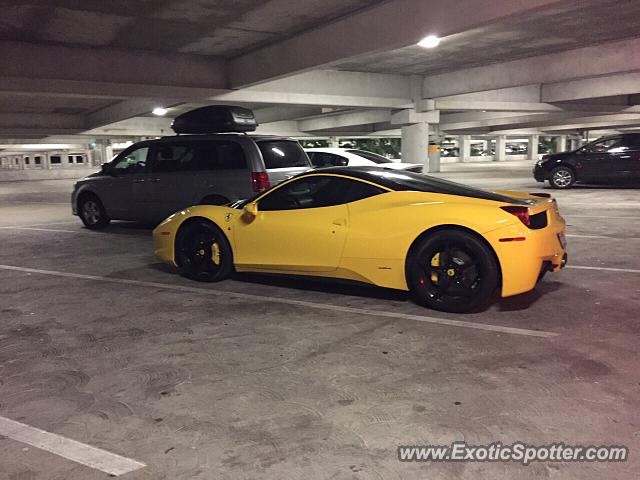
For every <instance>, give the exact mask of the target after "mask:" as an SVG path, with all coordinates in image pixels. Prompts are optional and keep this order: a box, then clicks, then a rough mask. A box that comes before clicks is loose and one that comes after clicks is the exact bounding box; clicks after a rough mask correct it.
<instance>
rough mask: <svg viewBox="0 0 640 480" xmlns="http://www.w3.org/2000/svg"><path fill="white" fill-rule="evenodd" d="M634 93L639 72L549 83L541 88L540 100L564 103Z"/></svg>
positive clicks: (639, 81) (638, 88)
mask: <svg viewBox="0 0 640 480" xmlns="http://www.w3.org/2000/svg"><path fill="white" fill-rule="evenodd" d="M638 53H639V54H640V49H639V51H638ZM636 93H640V73H639V72H632V73H621V74H616V75H604V76H600V77H596V78H582V79H579V80H570V81H566V82H557V83H549V84H546V85H543V86H542V94H541V98H542V101H543V102H564V101H568V100H579V99H584V98H599V97H611V96H614V95H632V94H636Z"/></svg>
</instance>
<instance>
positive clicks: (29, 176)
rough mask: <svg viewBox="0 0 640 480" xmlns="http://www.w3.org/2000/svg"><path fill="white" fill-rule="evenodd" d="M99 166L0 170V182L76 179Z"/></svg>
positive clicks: (97, 168)
mask: <svg viewBox="0 0 640 480" xmlns="http://www.w3.org/2000/svg"><path fill="white" fill-rule="evenodd" d="M99 169H100V167H73V168H52V169H51V170H45V169H26V170H0V182H16V181H20V180H52V179H78V178H82V177H86V176H87V175H89V174H91V173H93V172H97V171H98V170H99Z"/></svg>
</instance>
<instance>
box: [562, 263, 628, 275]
mask: <svg viewBox="0 0 640 480" xmlns="http://www.w3.org/2000/svg"><path fill="white" fill-rule="evenodd" d="M565 268H572V269H575V270H598V271H604V272H624V273H640V270H636V269H634V268H614V267H587V266H584V265H567V266H566V267H565Z"/></svg>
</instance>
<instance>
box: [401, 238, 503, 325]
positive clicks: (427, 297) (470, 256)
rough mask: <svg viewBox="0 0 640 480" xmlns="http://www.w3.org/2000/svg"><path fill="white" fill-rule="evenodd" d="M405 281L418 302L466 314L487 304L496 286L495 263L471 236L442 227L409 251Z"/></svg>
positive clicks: (484, 245) (493, 258)
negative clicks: (442, 228)
mask: <svg viewBox="0 0 640 480" xmlns="http://www.w3.org/2000/svg"><path fill="white" fill-rule="evenodd" d="M407 283H408V285H409V289H410V290H411V292H412V293H413V295H414V297H415V299H416V301H417V302H418V303H420V304H422V305H424V306H426V307H429V308H432V309H434V310H441V311H443V312H453V313H466V312H471V311H475V310H481V309H484V308H486V307H487V306H488V305H489V303H490V302H491V300H492V297H493V294H494V293H495V291H496V288H497V287H498V283H499V266H498V262H497V260H496V258H495V256H494V255H493V252H492V251H491V250H490V248H489V247H488V246H487V245H486V244H485V243H484V242H483V241H482V240H481V239H479V238H477V237H476V236H475V235H473V234H471V233H467V232H464V231H457V230H442V231H439V232H436V233H434V234H433V235H429V236H428V237H427V238H425V239H424V240H422V241H421V242H420V243H419V244H418V245H417V247H416V248H415V249H414V251H413V252H412V253H411V254H410V256H409V258H408V259H407Z"/></svg>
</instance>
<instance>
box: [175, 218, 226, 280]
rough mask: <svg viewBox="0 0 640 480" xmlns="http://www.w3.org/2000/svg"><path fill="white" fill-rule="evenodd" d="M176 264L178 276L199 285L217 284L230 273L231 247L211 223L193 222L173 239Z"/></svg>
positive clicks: (206, 221) (185, 226) (200, 220)
mask: <svg viewBox="0 0 640 480" xmlns="http://www.w3.org/2000/svg"><path fill="white" fill-rule="evenodd" d="M176 261H177V263H178V266H179V268H180V273H181V275H183V276H185V277H187V278H190V279H192V280H198V281H200V282H219V281H221V280H224V279H225V278H227V277H229V275H230V274H231V272H232V271H233V258H232V252H231V246H230V245H229V241H228V240H227V237H226V236H225V235H224V233H222V231H221V230H220V229H219V228H218V227H217V226H216V225H215V224H213V223H212V222H210V221H208V220H205V219H198V220H193V221H191V222H189V223H187V224H186V225H184V226H182V227H181V228H180V230H179V231H178V237H177V239H176Z"/></svg>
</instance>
